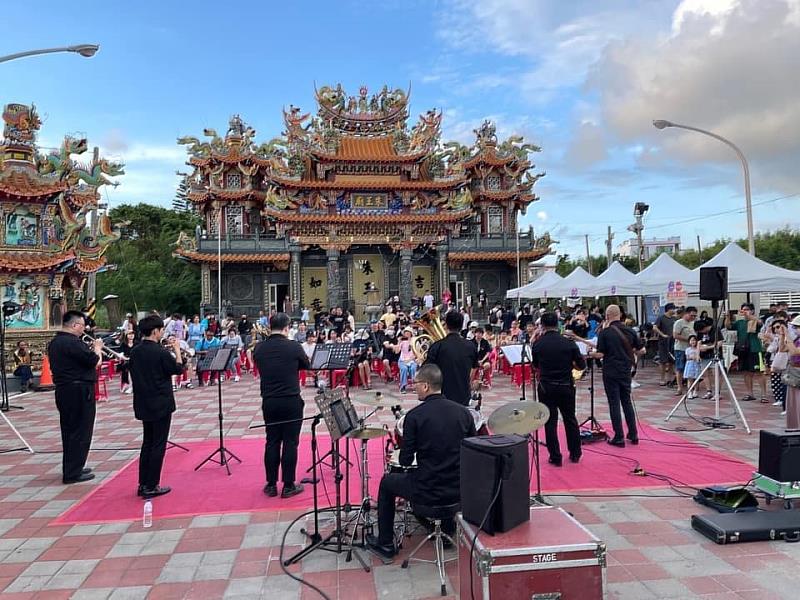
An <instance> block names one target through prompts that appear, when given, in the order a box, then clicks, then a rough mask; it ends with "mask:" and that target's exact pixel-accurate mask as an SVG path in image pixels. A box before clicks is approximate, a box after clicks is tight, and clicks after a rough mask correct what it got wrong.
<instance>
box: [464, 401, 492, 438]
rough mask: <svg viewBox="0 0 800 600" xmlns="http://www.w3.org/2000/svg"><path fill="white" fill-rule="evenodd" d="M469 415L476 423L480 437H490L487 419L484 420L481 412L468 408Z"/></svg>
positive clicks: (476, 429)
mask: <svg viewBox="0 0 800 600" xmlns="http://www.w3.org/2000/svg"><path fill="white" fill-rule="evenodd" d="M467 410H468V411H469V414H471V415H472V420H473V421H474V422H475V431H476V432H477V434H478V435H488V434H489V430H488V429H487V428H486V419H484V418H483V415H482V414H481V411H479V410H476V409H474V408H471V407H467Z"/></svg>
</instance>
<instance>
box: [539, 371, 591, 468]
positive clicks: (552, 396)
mask: <svg viewBox="0 0 800 600" xmlns="http://www.w3.org/2000/svg"><path fill="white" fill-rule="evenodd" d="M539 401H540V402H541V403H542V404H544V405H545V406H547V408H548V410H549V411H550V418H549V419H548V420H547V423H545V424H544V435H545V440H546V443H547V451H548V452H549V453H550V458H552V459H554V460H559V459H561V444H559V442H558V413H559V412H560V413H561V418H562V419H563V420H564V431H565V432H566V434H567V448H568V449H569V455H570V456H572V457H578V456H580V455H581V432H580V428H579V427H578V419H577V418H576V417H575V386H574V385H572V384H571V383H565V384H560V383H552V382H547V381H541V380H540V381H539Z"/></svg>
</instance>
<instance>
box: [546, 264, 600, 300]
mask: <svg viewBox="0 0 800 600" xmlns="http://www.w3.org/2000/svg"><path fill="white" fill-rule="evenodd" d="M595 281H596V280H595V278H594V277H592V276H591V275H589V273H588V272H587V271H586V269H584V268H583V267H575V270H574V271H572V273H570V274H569V275H567V276H566V277H564V279H563V280H562V281H561V282H559V284H558V285H557V286H555V287H554V289H553V295H558V296H569V297H570V298H578V297H580V296H593V295H594V293H593V292H592V289H593V288H594V285H595Z"/></svg>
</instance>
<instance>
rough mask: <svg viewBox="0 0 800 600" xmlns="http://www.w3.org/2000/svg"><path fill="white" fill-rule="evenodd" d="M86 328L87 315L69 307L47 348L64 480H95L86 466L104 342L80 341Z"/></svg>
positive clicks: (67, 481) (68, 481) (76, 481)
mask: <svg viewBox="0 0 800 600" xmlns="http://www.w3.org/2000/svg"><path fill="white" fill-rule="evenodd" d="M85 329H86V317H85V316H84V314H83V313H82V312H79V311H77V310H69V311H67V312H65V313H64V316H63V317H62V319H61V331H59V332H58V333H56V336H55V337H54V338H53V340H52V341H51V342H50V345H49V346H48V348H47V356H48V357H49V358H50V368H51V369H52V371H53V383H55V386H56V408H58V417H59V422H60V425H61V445H62V447H63V449H64V455H63V458H62V463H61V479H62V481H63V482H64V483H78V482H81V481H89V480H90V479H94V473H92V470H91V469H89V468H87V467H86V466H85V465H86V458H87V456H88V455H89V446H90V445H91V443H92V432H93V431H94V417H95V399H94V382H95V381H96V379H97V373H96V368H97V363H98V362H100V361H102V348H103V342H102V341H101V340H95V341H94V343H93V344H92V346H91V347H89V346H87V345H86V344H85V343H84V342H83V341H82V340H81V336H83V334H84V331H85Z"/></svg>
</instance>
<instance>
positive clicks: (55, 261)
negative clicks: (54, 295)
mask: <svg viewBox="0 0 800 600" xmlns="http://www.w3.org/2000/svg"><path fill="white" fill-rule="evenodd" d="M74 258H75V253H74V252H72V251H71V250H70V251H67V252H58V253H55V254H50V253H46V252H0V269H2V270H4V271H24V272H34V271H46V270H48V269H50V268H52V267H56V266H58V265H60V264H61V263H64V262H66V261H68V260H73V259H74Z"/></svg>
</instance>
